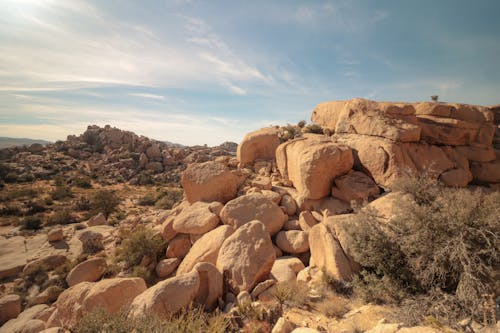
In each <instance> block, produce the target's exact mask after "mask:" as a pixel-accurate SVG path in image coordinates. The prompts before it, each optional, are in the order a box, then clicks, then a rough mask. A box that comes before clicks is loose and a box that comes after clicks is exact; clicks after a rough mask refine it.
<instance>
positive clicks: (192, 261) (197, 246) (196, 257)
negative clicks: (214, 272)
mask: <svg viewBox="0 0 500 333" xmlns="http://www.w3.org/2000/svg"><path fill="white" fill-rule="evenodd" d="M233 232H234V228H233V227H232V226H230V225H222V226H220V227H217V228H215V229H214V230H212V231H210V232H207V233H206V234H205V235H203V236H202V237H201V238H200V239H198V240H197V241H196V242H195V243H194V244H193V246H192V247H191V249H190V250H189V252H188V253H187V254H186V256H185V257H184V259H183V260H182V262H181V264H180V265H179V268H178V269H177V273H176V274H177V275H180V274H185V273H188V272H190V271H191V270H192V269H193V268H194V266H196V264H197V263H200V262H208V263H212V264H214V265H215V264H216V263H217V256H218V255H219V250H220V248H221V246H222V243H224V241H225V240H226V238H228V237H229V236H230V235H231V234H232V233H233Z"/></svg>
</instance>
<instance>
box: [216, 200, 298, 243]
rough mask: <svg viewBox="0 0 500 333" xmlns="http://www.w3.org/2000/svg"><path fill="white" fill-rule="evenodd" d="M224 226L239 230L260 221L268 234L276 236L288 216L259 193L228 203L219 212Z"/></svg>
mask: <svg viewBox="0 0 500 333" xmlns="http://www.w3.org/2000/svg"><path fill="white" fill-rule="evenodd" d="M220 218H221V220H222V222H223V223H224V224H228V225H231V226H234V227H235V228H239V227H241V226H242V225H244V224H245V223H248V222H250V221H252V220H258V221H261V222H262V223H263V224H264V225H265V227H266V230H267V231H268V233H269V234H271V235H274V234H276V233H277V232H278V231H279V230H280V229H281V228H282V227H283V224H284V223H285V221H286V220H287V219H288V216H287V215H286V214H285V213H284V212H283V211H282V210H281V208H280V207H279V206H278V205H277V204H275V203H274V202H273V201H271V200H269V199H267V198H266V197H264V196H263V195H262V194H260V193H250V194H246V195H242V196H241V197H238V198H236V199H233V200H231V201H229V202H228V203H227V204H226V205H225V206H224V208H223V209H222V211H221V214H220Z"/></svg>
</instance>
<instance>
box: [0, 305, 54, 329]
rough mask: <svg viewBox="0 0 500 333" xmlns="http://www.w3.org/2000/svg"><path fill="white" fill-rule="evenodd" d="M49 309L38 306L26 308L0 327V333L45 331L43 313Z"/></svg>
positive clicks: (44, 306)
mask: <svg viewBox="0 0 500 333" xmlns="http://www.w3.org/2000/svg"><path fill="white" fill-rule="evenodd" d="M48 308H49V307H48V306H47V305H45V304H39V305H35V306H32V307H30V308H27V309H26V310H24V311H23V312H21V313H20V314H19V316H17V318H15V319H11V320H9V321H8V322H6V323H5V324H4V325H3V326H1V327H0V333H38V332H40V331H43V330H44V329H45V320H46V318H45V312H46V311H47V309H48Z"/></svg>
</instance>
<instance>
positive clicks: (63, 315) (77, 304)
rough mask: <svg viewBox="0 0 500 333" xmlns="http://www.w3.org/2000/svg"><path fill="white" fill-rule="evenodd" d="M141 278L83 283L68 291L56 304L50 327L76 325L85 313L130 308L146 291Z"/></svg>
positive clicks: (49, 322)
mask: <svg viewBox="0 0 500 333" xmlns="http://www.w3.org/2000/svg"><path fill="white" fill-rule="evenodd" d="M146 288H147V287H146V283H145V282H144V280H143V279H141V278H114V279H106V280H102V281H99V282H95V283H92V282H82V283H79V284H77V285H75V286H73V287H71V288H69V289H66V290H65V291H64V292H63V293H62V294H61V295H59V298H58V299H57V302H56V303H55V304H54V306H55V308H56V310H55V311H54V313H53V314H52V315H51V316H50V318H49V320H48V322H47V326H48V327H53V326H73V325H75V324H76V323H77V322H78V320H79V319H80V318H81V317H82V316H84V315H85V314H87V313H89V312H91V311H92V310H94V309H97V308H101V309H103V310H104V311H106V312H107V313H109V314H114V313H117V312H118V311H120V310H122V309H123V308H125V307H127V306H129V304H130V303H131V302H132V300H133V299H134V298H135V297H136V296H137V295H139V294H141V293H142V292H144V291H145V290H146Z"/></svg>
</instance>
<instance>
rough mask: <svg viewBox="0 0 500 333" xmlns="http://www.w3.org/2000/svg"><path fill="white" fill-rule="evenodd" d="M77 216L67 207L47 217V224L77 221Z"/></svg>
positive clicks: (63, 223)
mask: <svg viewBox="0 0 500 333" xmlns="http://www.w3.org/2000/svg"><path fill="white" fill-rule="evenodd" d="M75 222H76V217H75V216H74V215H73V214H72V213H71V212H70V211H69V209H67V208H63V209H61V210H58V211H55V212H54V213H53V214H52V215H50V216H49V217H48V218H47V221H46V225H56V224H61V225H65V224H70V223H75Z"/></svg>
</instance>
